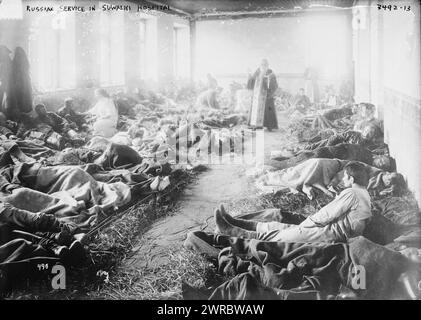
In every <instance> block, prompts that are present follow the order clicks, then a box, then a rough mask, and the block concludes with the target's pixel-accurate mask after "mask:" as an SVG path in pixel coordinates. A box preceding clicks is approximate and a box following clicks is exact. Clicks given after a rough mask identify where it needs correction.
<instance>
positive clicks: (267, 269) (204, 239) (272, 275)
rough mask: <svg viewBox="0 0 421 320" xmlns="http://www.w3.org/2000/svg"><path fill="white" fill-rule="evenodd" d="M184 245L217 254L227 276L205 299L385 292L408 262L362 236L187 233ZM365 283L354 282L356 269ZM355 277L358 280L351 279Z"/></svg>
mask: <svg viewBox="0 0 421 320" xmlns="http://www.w3.org/2000/svg"><path fill="white" fill-rule="evenodd" d="M184 245H185V247H187V248H190V249H193V250H197V251H199V252H201V253H205V254H207V255H209V257H210V258H217V260H218V272H219V273H221V274H223V275H225V276H227V277H230V278H231V279H230V280H228V281H226V282H224V283H223V284H221V285H220V286H219V287H217V288H216V289H215V290H214V291H213V292H212V294H211V295H210V297H209V298H210V299H216V300H226V299H236V300H242V299H316V298H327V297H329V296H332V295H333V296H337V295H339V294H340V293H341V289H342V288H347V289H348V290H350V291H352V292H354V293H355V295H356V296H358V297H359V298H363V299H364V298H365V299H376V298H385V297H388V296H389V295H390V293H391V292H392V291H394V290H392V289H394V286H395V285H396V282H397V280H398V278H399V276H400V275H401V274H402V273H403V272H406V271H407V270H409V269H410V268H411V267H412V265H411V262H410V261H409V260H408V259H407V258H406V257H405V256H403V255H402V254H400V253H398V252H395V251H392V250H389V249H387V248H385V247H383V246H380V245H377V244H375V243H373V242H371V241H369V240H367V239H366V238H364V237H357V238H353V239H351V240H350V241H349V243H311V244H310V243H284V242H268V241H260V240H255V239H241V238H233V237H228V236H221V235H213V234H209V233H205V232H201V231H196V232H192V233H189V234H188V237H187V239H186V241H185V243H184ZM362 268H363V270H364V271H365V278H364V281H365V287H360V286H355V283H356V278H355V276H356V274H357V271H356V270H361V269H362ZM357 283H358V281H357Z"/></svg>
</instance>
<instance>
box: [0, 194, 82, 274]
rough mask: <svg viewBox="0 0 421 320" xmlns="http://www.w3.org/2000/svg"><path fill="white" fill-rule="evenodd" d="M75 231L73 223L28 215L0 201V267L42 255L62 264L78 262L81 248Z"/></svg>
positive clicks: (50, 215)
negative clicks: (53, 258) (18, 244)
mask: <svg viewBox="0 0 421 320" xmlns="http://www.w3.org/2000/svg"><path fill="white" fill-rule="evenodd" d="M77 232H78V228H77V226H76V225H75V224H73V223H69V222H67V223H63V222H59V221H58V220H57V218H56V217H55V216H54V215H53V214H46V213H43V212H37V213H34V212H29V211H27V210H23V209H18V208H16V207H14V206H12V205H10V204H8V203H3V202H0V267H2V268H3V267H4V266H5V265H6V264H8V263H11V262H16V261H19V260H23V259H29V258H32V257H42V256H44V257H56V258H59V259H60V260H61V261H62V262H64V263H77V262H80V259H82V258H83V256H84V249H83V246H82V244H81V243H80V241H78V240H76V239H75V238H74V235H75V234H76V233H77ZM40 233H42V234H40ZM17 243H21V245H20V246H16V244H17ZM35 253H36V254H35Z"/></svg>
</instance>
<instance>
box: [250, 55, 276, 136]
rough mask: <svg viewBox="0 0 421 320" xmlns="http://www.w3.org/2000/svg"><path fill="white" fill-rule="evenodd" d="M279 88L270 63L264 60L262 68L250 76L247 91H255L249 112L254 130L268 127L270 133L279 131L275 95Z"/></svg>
mask: <svg viewBox="0 0 421 320" xmlns="http://www.w3.org/2000/svg"><path fill="white" fill-rule="evenodd" d="M277 88H278V83H277V82H276V76H275V74H274V72H273V71H272V70H271V69H269V63H268V61H267V60H266V59H263V60H262V62H261V64H260V68H259V69H257V70H256V72H255V73H254V74H253V75H250V76H249V79H248V81H247V89H249V90H253V96H252V104H251V108H250V112H249V118H248V125H249V126H251V127H253V128H262V127H266V128H267V129H268V131H271V130H272V129H278V119H277V116H276V110H275V102H274V94H275V91H276V89H277Z"/></svg>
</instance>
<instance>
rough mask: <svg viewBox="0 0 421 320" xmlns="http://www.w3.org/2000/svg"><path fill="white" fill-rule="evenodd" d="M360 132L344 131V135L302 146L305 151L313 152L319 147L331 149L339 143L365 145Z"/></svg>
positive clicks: (336, 135) (335, 135)
mask: <svg viewBox="0 0 421 320" xmlns="http://www.w3.org/2000/svg"><path fill="white" fill-rule="evenodd" d="M365 142H366V141H365V140H364V139H363V137H362V135H361V132H357V131H351V130H349V131H346V132H344V133H339V134H334V135H333V136H330V137H329V138H327V139H322V140H320V141H318V142H314V143H308V144H306V145H305V146H304V149H305V150H314V149H317V148H321V147H332V146H336V145H338V144H341V143H349V144H358V145H365Z"/></svg>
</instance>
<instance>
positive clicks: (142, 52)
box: [139, 19, 146, 80]
mask: <svg viewBox="0 0 421 320" xmlns="http://www.w3.org/2000/svg"><path fill="white" fill-rule="evenodd" d="M139 61H140V62H139V68H140V78H141V79H142V80H144V79H146V20H143V19H142V20H140V21H139Z"/></svg>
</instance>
